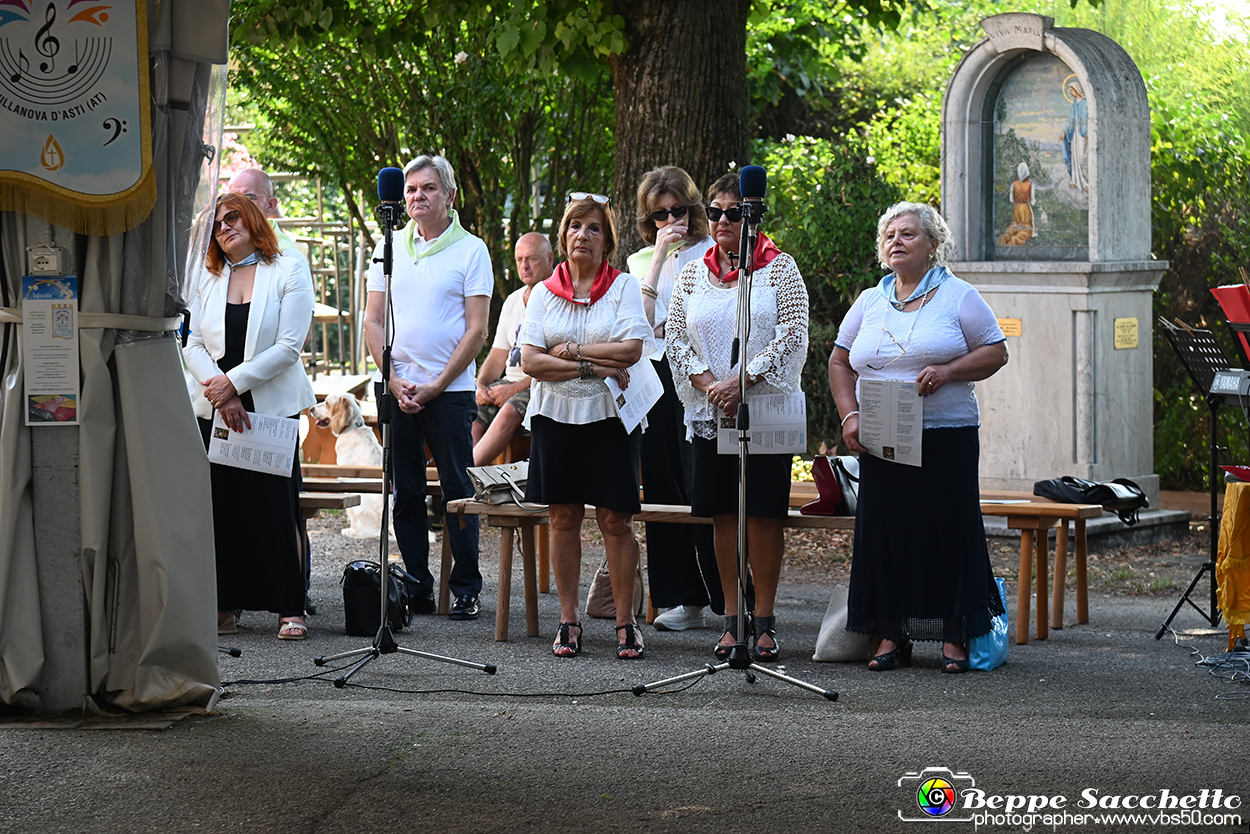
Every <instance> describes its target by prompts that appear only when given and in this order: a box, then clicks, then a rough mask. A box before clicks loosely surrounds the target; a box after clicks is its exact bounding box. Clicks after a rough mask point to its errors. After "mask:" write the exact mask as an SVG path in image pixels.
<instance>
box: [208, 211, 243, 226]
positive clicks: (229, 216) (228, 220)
mask: <svg viewBox="0 0 1250 834" xmlns="http://www.w3.org/2000/svg"><path fill="white" fill-rule="evenodd" d="M238 222H239V213H238V212H237V211H228V212H226V213H225V215H224V216H223V217H222V218H221V219H220V220H218V221H217V224H216V225H215V226H213V228H214V229H220V228H221V224H223V223H225V224H226V225H227V226H233V225H234V224H235V223H238Z"/></svg>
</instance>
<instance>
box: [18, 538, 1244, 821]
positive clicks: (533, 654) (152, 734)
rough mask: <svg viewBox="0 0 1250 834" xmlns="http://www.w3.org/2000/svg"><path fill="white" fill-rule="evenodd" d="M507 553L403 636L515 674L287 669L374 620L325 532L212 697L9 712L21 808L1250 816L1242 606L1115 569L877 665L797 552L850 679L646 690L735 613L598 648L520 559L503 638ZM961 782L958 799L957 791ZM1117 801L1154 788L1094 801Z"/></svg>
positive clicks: (225, 663)
mask: <svg viewBox="0 0 1250 834" xmlns="http://www.w3.org/2000/svg"><path fill="white" fill-rule="evenodd" d="M492 546H493V545H488V543H487V540H486V539H485V538H484V542H483V553H484V554H487V553H493V551H492V550H490V547H492ZM494 561H495V560H494V559H493V558H485V557H484V558H483V567H484V572H485V573H486V574H487V595H486V596H484V597H483V602H484V606H483V607H484V610H483V613H482V617H481V618H480V619H479V620H476V621H471V622H451V621H449V620H448V619H447V618H445V617H438V616H429V617H420V618H417V619H416V620H414V622H413V625H412V627H411V628H409V629H405V630H404V631H403V632H401V633H399V634H398V635H396V636H397V639H398V641H399V643H400V644H401V645H402V646H405V647H407V648H411V649H415V650H418V651H422V652H430V653H435V654H438V655H443V656H450V657H454V658H460V659H464V660H467V661H471V662H474V663H481V664H493V665H495V666H496V667H497V673H496V674H494V675H488V674H485V673H483V672H481V671H478V670H475V669H470V668H465V667H462V666H458V665H453V664H448V663H443V662H439V661H434V660H429V659H425V658H421V657H413V656H410V655H407V654H403V653H395V654H386V655H383V656H381V657H379V658H378V659H377V660H376V661H374V662H372V663H371V664H370V665H368V666H367V667H366V668H365V669H364V670H362V671H361V672H359V673H358V674H357V675H356V676H355V677H354V678H353V680H352V681H351V683H350V684H349V685H348V686H346V687H344V688H337V687H335V686H334V685H333V684H332V683H331V682H330V679H331V678H333V677H335V676H337V675H338V674H341V673H338V672H330V673H329V674H327V675H326V676H325V677H322V678H320V679H315V680H292V681H290V682H285V683H279V682H275V681H278V680H280V679H293V678H303V677H304V676H310V675H314V674H317V673H319V672H321V673H323V674H324V670H321V669H319V668H318V667H316V666H315V665H314V663H313V660H312V659H313V658H314V657H315V656H321V655H328V654H332V653H335V652H339V651H344V650H347V649H351V648H356V647H360V646H364V645H367V644H368V643H369V640H368V639H367V638H360V637H349V636H347V635H345V634H344V633H343V625H342V624H343V610H342V597H341V594H340V592H339V589H338V587H337V581H338V578H339V575H340V574H341V570H342V564H341V562H339V563H337V564H332V563H328V562H324V560H323V563H322V564H319V565H318V567H317V570H316V573H315V576H314V594H315V595H316V596H317V597H318V599H319V602H320V613H319V614H318V615H317V616H315V617H313V618H312V620H311V634H310V636H309V639H307V640H305V641H302V642H282V641H278V640H277V639H276V637H275V635H276V617H273V616H272V615H268V614H264V615H262V614H257V613H252V612H248V613H245V614H244V616H243V618H242V621H241V628H240V632H239V633H238V634H237V635H231V636H229V637H223V638H222V640H223V643H225V644H228V645H231V646H235V647H238V648H239V649H241V651H242V655H241V656H240V657H238V658H233V657H229V656H226V655H222V656H221V659H220V669H221V676H222V680H223V681H227V682H229V683H227V685H226V688H225V693H224V696H223V697H222V698H221V700H220V701H219V703H218V704H217V706H216V711H215V712H214V713H213V714H210V715H187V716H161V715H158V716H153V715H146V716H137V717H134V718H130V719H122V720H94V721H90V720H89V721H83V722H74V721H71V720H69V719H65V718H55V717H54V718H49V719H48V720H46V721H42V722H30V721H14V720H8V721H2V720H0V830H2V831H14V832H16V831H29V832H62V831H65V832H70V831H73V832H95V831H100V832H104V831H108V832H171V831H175V832H183V831H206V832H216V831H223V832H225V831H249V832H255V831H266V832H267V831H274V832H310V834H311V833H312V832H316V833H317V834H320V833H321V832H368V831H378V832H392V831H394V832H400V831H404V832H407V831H420V830H425V829H427V828H428V829H429V830H438V831H446V832H515V831H544V832H546V831H551V832H603V831H645V832H670V831H671V832H683V833H684V834H689V833H691V832H756V831H759V832H773V831H777V832H793V831H813V832H824V831H830V832H834V831H836V832H842V831H869V832H893V831H900V832H904V831H905V832H911V831H915V830H917V828H916V826H917V824H918V825H919V826H920V828H919V829H918V830H920V831H923V830H924V826H926V825H933V824H934V823H935V822H937V821H953V820H960V819H962V820H966V821H967V822H965V825H970V826H972V828H974V829H975V830H977V831H995V832H997V831H1025V830H1054V831H1080V832H1102V831H1107V832H1134V834H1136V832H1152V831H1159V832H1164V831H1167V832H1172V831H1193V832H1203V834H1205V832H1211V831H1236V832H1243V834H1244V833H1245V832H1247V831H1248V830H1250V807H1247V806H1246V804H1245V803H1247V802H1248V801H1250V797H1247V790H1246V787H1245V783H1246V774H1247V767H1246V765H1247V763H1248V758H1247V741H1250V733H1248V732H1247V727H1248V724H1250V715H1248V712H1250V700H1247V697H1248V696H1250V688H1247V687H1248V684H1247V683H1246V682H1245V680H1244V675H1243V680H1242V681H1240V682H1236V681H1229V680H1226V679H1225V678H1222V677H1219V676H1217V675H1214V674H1212V670H1211V669H1209V668H1205V667H1200V666H1197V665H1195V661H1196V660H1197V658H1196V657H1195V656H1193V655H1192V654H1191V650H1190V648H1189V647H1190V646H1193V647H1195V648H1196V649H1197V650H1198V652H1199V653H1200V654H1202V655H1213V654H1216V653H1219V652H1223V651H1224V648H1225V639H1226V637H1225V635H1226V632H1225V631H1224V630H1223V629H1214V628H1210V627H1208V626H1206V624H1205V623H1204V621H1203V620H1202V619H1201V618H1199V617H1198V616H1197V614H1195V613H1194V612H1192V611H1190V610H1188V609H1186V610H1185V611H1182V612H1181V613H1180V614H1179V615H1178V617H1177V619H1176V621H1175V623H1174V625H1175V626H1176V627H1177V628H1178V630H1179V636H1178V637H1177V638H1174V637H1173V636H1172V635H1168V636H1165V637H1164V638H1163V639H1162V640H1155V639H1154V636H1153V635H1154V632H1155V629H1156V628H1157V627H1158V626H1159V624H1160V623H1161V622H1162V621H1163V619H1164V618H1165V617H1166V616H1167V614H1168V613H1169V612H1170V610H1171V608H1172V605H1173V604H1174V602H1175V598H1174V597H1166V598H1164V597H1141V598H1134V597H1100V596H1093V597H1092V598H1091V600H1090V622H1089V623H1088V624H1085V625H1076V624H1075V623H1074V622H1073V619H1074V611H1073V608H1074V604H1073V603H1074V600H1072V599H1071V595H1070V597H1069V601H1068V621H1067V623H1066V624H1065V627H1064V628H1063V629H1061V630H1052V631H1051V632H1050V636H1049V638H1048V639H1046V640H1042V641H1039V640H1032V641H1030V642H1029V643H1028V644H1027V645H1024V646H1016V645H1012V646H1011V654H1010V660H1009V662H1008V663H1007V664H1006V665H1005V666H1003V667H1001V668H1000V669H998V670H996V671H993V672H984V673H969V674H965V675H948V674H941V673H940V672H939V670H938V662H939V655H940V646H939V645H938V644H924V645H920V646H917V649H916V656H915V659H914V661H913V665H912V667H911V668H902V669H898V670H895V671H891V672H887V673H874V672H870V671H868V669H867V668H866V665H865V664H863V663H838V664H822V663H815V662H813V661H812V660H811V659H810V657H811V652H812V648H813V646H814V644H815V640H816V634H817V631H818V629H819V625H820V620H821V617H822V615H823V614H824V612H825V608H826V604H827V602H828V599H829V592H830V589H829V587H828V586H826V585H824V584H823V583H820V582H818V581H811V578H810V577H807V578H806V579H802V578H800V579H798V580H796V579H793V578H790V579H786V578H783V584H782V588H781V592H780V594H779V600H778V615H779V616H778V618H777V623H778V631H779V634H780V640H781V644H782V649H783V659H782V662H781V663H780V664H778V666H779V669H780V670H781V671H784V672H785V673H786V674H788V675H792V676H794V677H796V678H798V679H801V680H804V681H807V682H809V683H812V684H814V685H816V686H818V687H821V688H826V689H830V690H835V691H836V692H837V693H838V699H837V700H836V701H829V700H826V699H824V698H821V697H819V696H817V695H814V694H811V693H809V692H807V691H805V690H803V689H799V688H796V687H793V686H790V685H788V684H785V683H782V682H779V681H776V680H773V679H772V678H769V677H758V678H757V679H756V680H755V682H753V683H752V682H749V681H748V680H747V676H746V675H745V674H744V673H743V672H741V671H736V670H726V671H721V672H718V673H716V674H714V675H708V676H703V677H700V678H699V679H697V680H696V681H692V682H689V683H687V684H681V685H675V686H673V687H671V689H670V690H668V691H664V692H650V693H647V694H644V695H642V696H636V695H634V694H632V691H631V690H632V689H633V687H634V686H635V685H637V684H640V683H646V682H649V681H656V680H660V679H663V678H667V677H670V676H674V675H679V674H682V673H686V672H690V671H697V670H700V669H702V668H704V666H705V664H707V663H708V662H709V661H711V660H712V656H711V646H712V643H713V642H714V641H715V639H716V637H717V634H716V632H715V631H713V630H711V629H704V630H696V631H686V632H679V633H673V632H668V633H663V632H656V631H655V630H653V629H651V628H646V630H645V632H644V636H645V639H646V642H647V651H646V657H645V658H644V659H643V660H641V661H628V662H627V661H620V660H617V659H616V657H615V652H614V646H615V636H614V632H613V630H612V627H613V624H612V623H610V622H608V621H602V620H595V621H588V622H587V625H586V634H585V638H584V640H583V645H584V651H583V653H582V655H581V656H580V657H577V658H575V659H572V660H564V659H557V658H555V657H553V656H552V655H551V652H550V644H551V640H552V636H553V635H554V632H555V627H556V623H557V621H558V605H557V601H556V598H555V595H554V594H549V595H541V596H540V603H539V604H540V610H541V616H540V623H541V631H542V634H541V636H539V637H526V636H524V617H523V613H522V605H521V599H522V597H521V591H520V585H519V581H520V569H519V565H518V567H517V569H516V570H515V571H514V575H515V578H516V580H517V585H516V587H515V588H514V591H513V609H512V632H513V639H512V640H511V641H510V642H507V643H497V642H495V640H494V639H493V633H494V614H495V606H494V601H493V593H494V588H495V584H494V582H495V575H496V573H497V572H496V571H495V570H493V565H492V564H490V563H492V562H494ZM586 562H587V564H588V570H589V569H593V566H594V565H595V564H597V563H598V555H597V554H595V553H594V552H593V548H591V549H588V551H587V555H586ZM587 575H589V574H587ZM1204 587H1205V586H1204ZM583 593H584V590H583ZM1011 593H1012V594H1014V588H1012V589H1011ZM1011 633H1012V634H1014V612H1013V614H1012V618H1011ZM1178 640H1179V643H1178ZM1221 674H1224V675H1225V676H1227V674H1228V673H1227V672H1223V673H1221ZM247 681H259V682H247ZM144 727H165V729H143V728H144ZM934 780H937V781H934ZM922 784H925V785H926V788H927V790H928V793H927V794H926V793H925V792H923V791H920V785H922ZM945 784H949V786H950V789H951V793H949V794H944V793H943V791H945V787H944V785H945ZM935 791H936V793H935ZM944 795H945V796H950V797H952V798H953V799H954V802H953V807H951V808H950V810H949V812H948V813H946V814H944V815H941V816H939V815H936V814H934V813H932V812H933V811H937V810H942V809H941V808H940V807H939V806H935V805H934V802H938V801H939V800H940V799H941V797H942V796H944ZM918 797H920V798H921V799H925V801H926V802H927V803H928V806H929V807H928V808H927V809H926V808H925V807H922V802H921V801H920V799H918ZM1099 803H1101V805H1102V807H1099ZM1172 803H1175V804H1176V807H1175V808H1174V809H1172V808H1168V807H1167V806H1169V805H1171V804H1172ZM1160 804H1162V805H1164V806H1165V810H1164V813H1165V816H1164V817H1163V818H1162V819H1160V818H1159V817H1158V814H1159V813H1160V811H1159V810H1158V809H1157V808H1155V807H1153V806H1158V805H1160ZM1087 805H1093V806H1094V807H1086V806H1087ZM1143 806H1144V808H1145V810H1142V807H1143ZM1188 806H1192V807H1188ZM1199 806H1202V807H1199ZM1030 808H1031V809H1032V812H1033V814H1034V816H1031V817H1026V814H1027V812H1029V810H1030ZM1115 813H1134V814H1142V815H1145V816H1142V817H1140V818H1137V819H1129V818H1121V819H1120V820H1119V821H1114V820H1113V819H1112V818H1111V817H1106V818H1102V817H1097V818H1096V817H1095V815H1101V814H1115ZM976 814H981V815H983V816H982V817H981V818H980V819H976V818H975V815H976ZM1047 815H1049V816H1047ZM1086 815H1088V816H1086ZM1233 817H1238V818H1239V820H1238V821H1236V822H1234V821H1233ZM939 830H942V829H939ZM959 830H971V829H969V828H964V829H959Z"/></svg>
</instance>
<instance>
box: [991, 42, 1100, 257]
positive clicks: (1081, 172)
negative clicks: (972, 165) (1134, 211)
mask: <svg viewBox="0 0 1250 834" xmlns="http://www.w3.org/2000/svg"><path fill="white" fill-rule="evenodd" d="M1089 127H1090V125H1089V107H1088V104H1087V102H1086V100H1085V90H1084V85H1082V84H1081V82H1080V81H1079V80H1077V77H1076V75H1075V74H1073V72H1072V71H1071V70H1070V69H1069V68H1068V66H1067V64H1065V63H1064V62H1063V61H1061V60H1060V59H1059V58H1057V57H1055V56H1054V55H1040V56H1038V57H1036V58H1032V59H1030V60H1028V61H1026V62H1024V63H1023V64H1021V65H1019V66H1018V67H1017V68H1016V69H1015V70H1014V71H1013V72H1012V73H1011V75H1010V76H1009V77H1008V78H1007V80H1006V81H1005V82H1004V83H1003V85H1002V87H1001V88H1000V89H999V92H998V98H997V101H996V102H995V105H994V126H993V130H994V143H993V144H994V155H993V160H994V172H993V190H992V195H991V212H990V217H991V229H992V233H993V235H994V240H993V241H992V243H991V245H990V246H989V247H988V248H989V250H990V252H992V255H993V257H994V259H996V260H1086V259H1088V257H1089V151H1088V148H1089V144H1090V142H1089V140H1090V135H1089Z"/></svg>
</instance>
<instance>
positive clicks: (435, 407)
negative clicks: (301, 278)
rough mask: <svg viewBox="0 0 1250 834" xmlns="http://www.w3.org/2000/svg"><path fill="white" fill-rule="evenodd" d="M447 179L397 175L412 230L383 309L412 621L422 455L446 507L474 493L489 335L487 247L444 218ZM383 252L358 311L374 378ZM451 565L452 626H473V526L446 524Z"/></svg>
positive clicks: (436, 163)
mask: <svg viewBox="0 0 1250 834" xmlns="http://www.w3.org/2000/svg"><path fill="white" fill-rule="evenodd" d="M455 198H456V178H455V174H454V173H453V172H452V170H451V164H450V163H449V162H448V161H447V160H446V159H444V158H443V157H441V156H419V157H417V158H416V159H414V160H413V161H412V162H410V163H408V165H407V167H405V168H404V205H405V208H406V209H407V210H408V216H409V217H410V218H412V220H411V221H410V222H409V223H408V225H407V226H405V227H404V229H403V230H402V231H400V232H397V233H396V234H395V240H394V267H393V269H394V274H393V276H392V280H391V305H392V308H393V313H394V317H393V321H394V333H393V344H392V347H391V374H390V390H391V393H392V394H393V395H394V401H395V405H396V406H397V409H395V410H392V414H391V438H392V440H393V442H394V464H395V465H394V470H395V538H396V540H397V541H398V542H399V550H400V553H401V554H402V555H403V557H404V566H405V568H406V569H407V571H408V573H410V574H412V576H414V577H416V579H417V581H418V582H419V583H420V584H419V585H418V586H417V587H415V588H410V589H409V590H410V591H411V592H413V593H414V594H415V597H414V598H415V599H416V604H415V610H416V612H417V613H427V614H432V613H433V612H434V577H433V575H432V574H431V573H430V568H429V550H430V543H429V538H428V523H429V522H428V518H427V516H426V506H425V486H426V484H425V447H426V445H428V446H429V447H430V453H431V454H432V455H433V456H434V463H435V465H436V466H437V467H438V477H439V482H440V484H441V485H442V493H443V500H445V501H446V500H451V499H454V498H468V497H470V496H472V495H473V484H472V482H471V481H470V480H469V476H468V474H467V473H466V471H465V470H466V469H467V468H468V467H470V466H472V465H473V437H472V434H471V432H470V426H471V424H472V423H473V418H474V417H475V416H476V414H477V405H476V403H475V390H476V388H475V385H474V373H473V371H474V358H475V357H476V356H477V352H478V351H479V350H481V348H482V345H484V344H485V343H486V338H487V336H488V335H489V328H488V321H487V320H488V318H489V316H490V294H491V289H492V288H493V287H494V283H495V278H494V273H493V272H492V270H491V263H490V254H489V253H488V252H487V249H486V244H485V243H483V242H482V240H481V239H480V238H478V237H476V236H474V235H471V234H469V233H468V232H467V231H465V230H464V228H463V227H461V225H460V219H459V217H457V215H456V212H455V210H454V209H453V208H452V207H451V206H452V203H453V202H454V201H455ZM381 257H382V244H381V243H379V244H378V247H377V249H376V251H375V252H374V264H373V267H372V268H371V269H370V272H369V284H368V288H369V296H368V301H367V303H366V306H365V340H366V341H367V342H368V344H369V352H370V353H371V354H372V355H373V360H374V362H376V363H377V364H378V365H379V367H380V366H381V364H382V361H383V355H384V354H383V348H384V347H385V344H384V343H385V339H386V326H385V322H386V319H385V315H386V309H385V308H386V277H385V275H384V273H383V271H382V264H381V263H379V262H378V261H379V260H380V259H381ZM443 535H445V536H447V537H448V539H449V541H450V542H451V553H452V557H453V558H454V560H455V564H454V566H453V567H452V570H451V576H450V577H449V579H448V586H449V587H450V589H451V593H452V595H453V596H454V597H455V603H454V604H453V605H452V609H451V619H453V620H473V619H477V616H478V613H479V611H480V608H479V604H478V597H479V596H480V595H481V592H482V574H481V572H480V571H479V570H478V528H477V517H476V516H473V517H470V518H466V520H465V524H464V525H463V526H461V524H460V523H459V521H457V523H454V524H451V523H449V524H447V525H446V527H445V528H444V530H443Z"/></svg>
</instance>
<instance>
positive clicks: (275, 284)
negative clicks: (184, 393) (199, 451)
mask: <svg viewBox="0 0 1250 834" xmlns="http://www.w3.org/2000/svg"><path fill="white" fill-rule="evenodd" d="M214 218H215V219H214V228H213V235H212V239H211V240H210V242H209V247H208V252H207V254H206V257H205V268H204V271H203V272H202V273H201V277H200V281H199V286H198V287H196V291H195V294H194V297H193V298H192V299H191V333H190V336H189V337H188V339H187V346H186V348H185V350H184V351H183V356H184V358H185V360H186V364H187V369H188V370H189V371H190V376H191V380H190V389H191V391H190V394H191V402H192V405H193V406H194V409H195V415H196V417H198V418H199V422H200V431H201V434H202V435H203V437H204V445H205V448H206V449H207V447H208V441H209V436H210V434H211V431H212V421H213V412H214V411H216V412H218V413H220V414H221V417H222V420H223V421H224V422H225V424H226V425H227V426H228V427H229V428H230V429H232V430H234V431H242V430H243V429H245V428H250V427H251V422H250V420H249V419H248V412H252V413H255V414H268V415H273V416H279V417H298V416H299V413H300V412H301V411H303V410H304V409H305V408H308V407H310V406H312V405H313V404H314V403H315V402H316V397H315V396H314V395H313V390H312V385H311V384H310V383H309V382H308V377H307V375H306V374H305V373H304V368H303V365H302V364H301V362H300V351H301V349H302V348H303V346H304V340H305V339H306V338H307V336H308V330H309V327H310V325H311V324H312V314H313V286H312V275H311V273H310V272H309V270H308V264H307V262H306V261H304V260H303V259H302V258H292V257H287V256H283V255H281V254H280V253H279V251H278V241H277V238H276V237H275V235H274V233H273V230H272V229H271V228H270V226H269V224H268V222H267V221H266V220H265V217H264V215H262V214H261V213H260V209H258V208H256V206H255V204H253V203H252V201H251V200H249V199H247V198H246V197H244V196H243V195H241V194H223V195H222V196H221V197H220V198H218V200H217V207H216V213H215V215H214ZM211 469H212V482H213V530H214V535H215V537H216V550H217V609H218V610H217V627H218V632H219V633H224V634H229V633H233V632H234V631H235V630H236V617H237V614H236V612H237V611H240V610H244V609H246V610H260V611H272V612H274V613H276V614H277V615H278V618H279V631H278V636H279V638H281V639H284V640H301V639H303V638H304V637H305V636H307V634H308V629H307V625H306V623H305V621H304V570H303V555H304V554H303V547H302V545H301V542H300V537H299V484H300V481H299V462H298V460H295V462H294V465H293V467H292V472H291V474H290V476H281V475H269V474H264V473H259V472H252V471H249V470H246V469H239V468H236V467H231V466H225V465H221V464H212V466H211Z"/></svg>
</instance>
